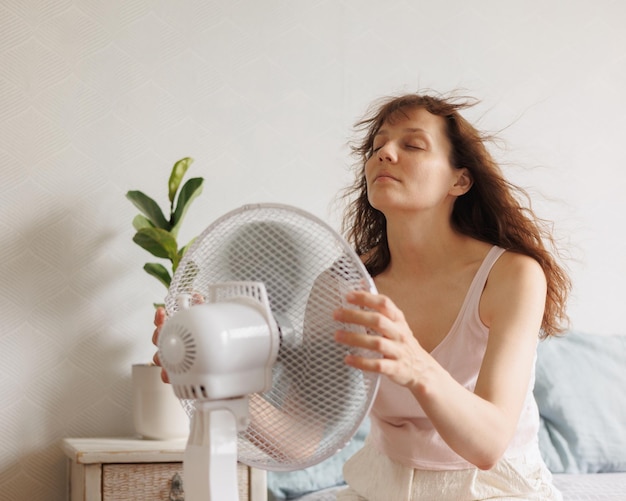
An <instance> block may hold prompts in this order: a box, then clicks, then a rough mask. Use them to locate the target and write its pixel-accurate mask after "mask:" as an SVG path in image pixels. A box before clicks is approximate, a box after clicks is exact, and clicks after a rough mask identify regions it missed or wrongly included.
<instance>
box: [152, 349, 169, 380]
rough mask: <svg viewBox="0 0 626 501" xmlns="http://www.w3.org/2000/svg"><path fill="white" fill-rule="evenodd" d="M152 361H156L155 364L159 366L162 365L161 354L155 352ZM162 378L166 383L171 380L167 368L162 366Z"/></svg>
mask: <svg viewBox="0 0 626 501" xmlns="http://www.w3.org/2000/svg"><path fill="white" fill-rule="evenodd" d="M152 361H153V362H154V364H155V365H158V366H159V367H161V360H159V354H158V353H155V354H154V356H153V357H152ZM161 380H162V381H163V382H164V383H169V382H170V378H169V376H168V375H167V372H165V369H163V368H161Z"/></svg>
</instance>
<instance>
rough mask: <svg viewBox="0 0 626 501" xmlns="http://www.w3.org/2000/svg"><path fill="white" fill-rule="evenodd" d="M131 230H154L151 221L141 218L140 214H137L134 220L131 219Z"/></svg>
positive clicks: (144, 217)
mask: <svg viewBox="0 0 626 501" xmlns="http://www.w3.org/2000/svg"><path fill="white" fill-rule="evenodd" d="M133 228H135V229H136V230H137V231H139V230H141V229H142V228H154V225H153V224H152V221H150V220H149V219H148V218H147V217H146V216H142V215H141V214H137V215H136V216H135V219H133Z"/></svg>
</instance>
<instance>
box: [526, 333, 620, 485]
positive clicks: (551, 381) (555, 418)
mask: <svg viewBox="0 0 626 501" xmlns="http://www.w3.org/2000/svg"><path fill="white" fill-rule="evenodd" d="M535 398H536V399H537V404H538V406H539V413H540V415H541V427H540V430H539V447H540V449H541V452H542V455H543V459H544V461H545V462H546V464H547V466H548V468H549V469H550V470H551V471H552V472H554V473H601V472H613V471H626V336H604V335H588V334H582V333H578V332H569V333H567V334H566V335H565V336H563V337H559V338H551V339H548V340H545V341H543V342H541V343H540V345H539V350H538V355H537V380H536V383H535Z"/></svg>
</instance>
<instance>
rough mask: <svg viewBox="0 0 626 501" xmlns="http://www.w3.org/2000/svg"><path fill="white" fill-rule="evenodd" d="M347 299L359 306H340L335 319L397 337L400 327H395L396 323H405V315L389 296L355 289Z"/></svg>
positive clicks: (334, 314)
mask: <svg viewBox="0 0 626 501" xmlns="http://www.w3.org/2000/svg"><path fill="white" fill-rule="evenodd" d="M346 300H347V301H348V303H349V304H352V305H354V306H358V307H359V308H339V309H337V310H335V312H334V313H333V318H334V319H335V320H337V321H338V322H342V323H347V324H356V325H361V326H363V327H365V328H367V329H370V330H373V331H375V332H377V333H378V334H381V335H382V336H385V337H389V338H392V337H397V331H398V329H396V328H394V324H396V323H403V322H404V315H403V314H402V312H401V311H400V309H399V308H398V307H397V306H396V305H395V304H394V303H393V301H391V300H390V299H389V298H388V297H386V296H383V295H381V294H371V293H369V292H364V291H355V292H351V293H349V294H348V295H347V296H346ZM394 333H396V334H394Z"/></svg>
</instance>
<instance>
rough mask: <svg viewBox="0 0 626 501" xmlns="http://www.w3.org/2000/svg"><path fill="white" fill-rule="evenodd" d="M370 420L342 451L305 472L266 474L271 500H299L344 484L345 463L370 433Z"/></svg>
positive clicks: (272, 472)
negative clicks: (309, 494) (310, 494)
mask: <svg viewBox="0 0 626 501" xmlns="http://www.w3.org/2000/svg"><path fill="white" fill-rule="evenodd" d="M369 429H370V423H369V419H366V420H365V421H363V423H362V424H361V426H360V427H359V429H358V430H357V432H356V434H355V435H354V437H353V438H352V440H351V441H350V443H349V444H348V445H346V446H345V447H344V448H343V449H341V451H339V452H338V453H337V454H335V455H334V456H332V457H330V458H328V459H327V460H325V461H322V462H321V463H319V464H316V465H315V466H311V467H309V468H306V469H304V470H298V471H287V472H282V471H281V472H277V471H270V472H268V473H267V491H268V497H269V501H280V500H284V499H296V498H298V497H300V496H304V495H305V494H307V493H309V492H313V491H319V490H321V489H326V488H328V487H335V486H337V485H343V484H344V483H345V482H344V480H343V464H344V463H345V462H346V461H347V460H348V459H349V458H350V457H351V456H352V455H353V454H354V453H355V452H356V451H358V450H359V449H360V448H361V447H363V443H364V442H365V437H366V436H367V434H368V433H369Z"/></svg>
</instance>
